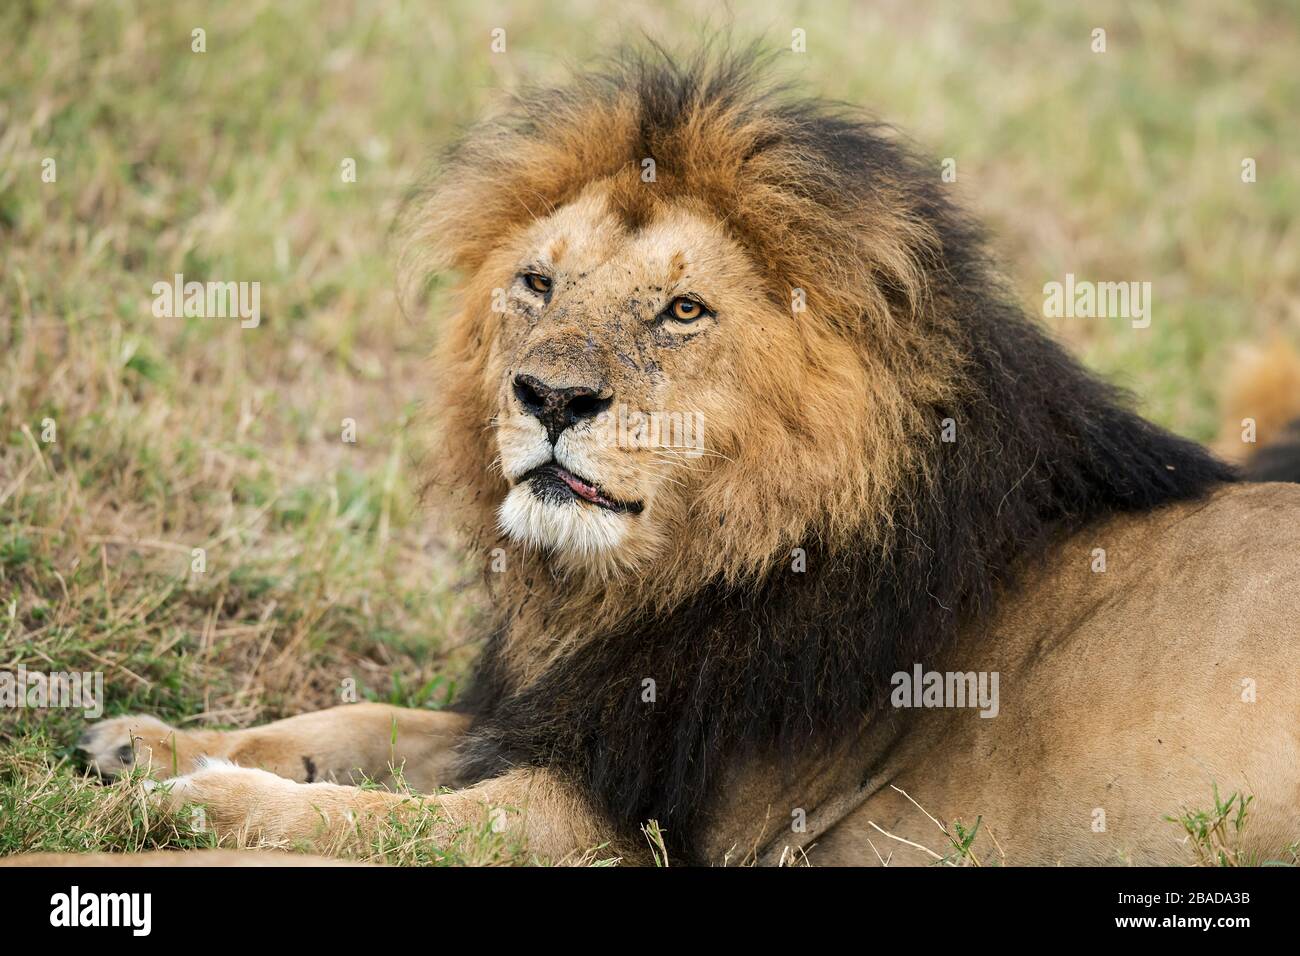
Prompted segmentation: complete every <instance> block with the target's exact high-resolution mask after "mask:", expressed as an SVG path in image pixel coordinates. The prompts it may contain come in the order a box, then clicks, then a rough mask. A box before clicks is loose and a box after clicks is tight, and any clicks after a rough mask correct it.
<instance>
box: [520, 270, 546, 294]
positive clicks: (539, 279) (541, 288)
mask: <svg viewBox="0 0 1300 956" xmlns="http://www.w3.org/2000/svg"><path fill="white" fill-rule="evenodd" d="M524 284H525V285H527V286H528V288H530V289H532V290H533V291H534V292H536V293H537V294H538V295H546V293H548V292H550V291H551V285H552V282H551V277H550V276H544V275H542V274H541V273H540V272H527V273H524Z"/></svg>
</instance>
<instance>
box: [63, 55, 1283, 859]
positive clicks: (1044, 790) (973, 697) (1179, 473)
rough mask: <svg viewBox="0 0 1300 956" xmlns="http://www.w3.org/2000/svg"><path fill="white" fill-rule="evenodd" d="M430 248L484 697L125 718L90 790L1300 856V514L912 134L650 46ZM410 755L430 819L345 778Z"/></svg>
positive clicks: (772, 855) (725, 65)
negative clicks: (1033, 280) (482, 616)
mask: <svg viewBox="0 0 1300 956" xmlns="http://www.w3.org/2000/svg"><path fill="white" fill-rule="evenodd" d="M407 224H408V227H409V228H408V234H409V239H410V242H411V247H412V248H413V250H414V257H413V259H412V262H413V263H414V264H415V265H417V266H421V267H423V266H436V267H438V268H450V269H452V270H454V271H455V272H456V273H457V274H458V275H459V276H460V277H461V278H460V286H459V292H458V311H457V312H456V314H455V316H454V317H452V318H451V319H450V320H449V322H448V325H447V328H446V330H445V334H444V336H443V341H442V344H441V346H440V349H439V351H438V353H437V365H438V369H439V380H438V385H437V395H436V398H435V399H434V401H433V403H432V405H433V409H434V411H435V412H436V417H437V419H438V423H437V427H438V429H439V432H438V436H439V437H438V442H437V444H436V449H437V451H436V459H437V460H436V461H435V462H434V465H433V468H434V470H435V476H434V480H435V484H436V487H438V488H440V489H441V490H442V494H443V496H444V497H445V498H446V499H447V500H448V501H449V503H450V505H451V506H452V507H453V508H455V509H457V513H458V515H459V517H460V518H461V519H462V521H463V523H464V525H465V526H466V528H467V529H468V532H469V534H470V537H471V540H472V542H473V544H474V546H475V547H476V548H478V549H479V550H480V552H481V553H482V554H483V555H484V557H485V559H486V560H491V561H492V562H493V567H494V570H498V571H499V572H500V573H496V574H489V575H487V577H488V578H489V580H490V584H489V589H490V591H491V594H492V598H493V604H494V606H495V608H496V610H497V612H498V613H497V623H496V626H495V628H494V630H493V631H492V632H491V634H490V635H489V636H488V637H487V641H486V646H485V647H484V650H483V652H482V657H481V659H480V661H479V662H478V665H477V669H476V671H475V675H474V679H473V682H472V689H471V691H470V692H469V694H468V697H467V699H465V700H463V701H460V702H458V704H457V706H456V708H455V710H454V711H447V712H428V711H419V710H416V711H412V710H400V709H397V708H392V707H387V706H380V705H376V704H356V705H352V706H343V707H336V708H334V709H332V710H327V711H324V712H321V713H316V714H308V715H303V716H298V717H292V718H290V719H287V720H282V721H279V722H277V723H273V724H270V725H268V726H265V727H258V728H254V729H249V730H240V731H233V732H218V731H203V730H176V729H173V728H171V727H167V726H165V725H163V724H161V723H160V722H158V721H156V720H153V719H150V718H145V717H119V718H116V719H113V720H108V721H105V722H103V723H100V724H97V725H95V726H94V727H92V728H91V729H90V730H89V732H88V733H87V735H86V737H85V738H84V740H83V742H82V745H83V747H84V749H85V750H86V751H87V752H88V753H89V755H90V759H91V762H92V763H93V765H94V766H95V767H96V768H98V769H99V770H100V772H102V773H104V774H106V775H112V774H113V773H114V772H118V771H121V769H122V767H123V765H124V764H131V763H132V762H133V761H135V762H140V763H143V762H145V761H148V762H149V764H150V765H151V766H152V767H154V768H160V769H161V772H162V773H164V774H178V778H177V779H175V780H173V781H172V788H171V790H170V793H171V796H172V799H173V800H178V801H185V802H196V803H202V804H204V805H206V807H207V818H208V820H209V822H210V823H211V824H212V825H213V826H214V827H215V828H216V829H217V830H218V831H219V832H223V833H224V832H230V831H236V830H244V831H247V832H251V833H254V834H260V835H261V836H263V837H265V838H267V839H271V840H307V841H311V840H318V841H325V840H328V839H332V838H334V837H337V836H339V835H340V834H342V833H344V832H345V831H347V830H348V829H349V828H351V827H355V826H362V827H364V826H365V825H366V824H367V823H368V822H372V821H374V820H376V819H379V818H386V817H388V816H389V815H390V814H392V813H399V814H401V813H422V812H425V811H426V809H427V808H428V807H430V806H431V807H433V808H435V809H436V810H438V811H439V812H438V813H437V814H434V817H435V818H436V820H437V822H436V823H435V824H434V826H433V831H432V832H433V837H432V838H433V839H442V838H448V839H449V838H450V837H451V835H452V834H453V833H454V832H455V831H456V829H457V828H458V827H460V826H463V825H465V824H466V823H467V822H472V821H476V820H481V819H483V816H482V815H483V814H484V812H485V807H489V806H491V807H498V808H505V809H506V813H505V814H504V815H502V816H499V817H498V819H499V820H500V821H501V822H502V824H503V825H505V826H509V827H514V828H517V829H518V831H519V835H520V836H522V838H524V839H525V840H526V842H527V844H528V845H529V847H530V848H531V849H532V850H533V851H535V852H537V853H539V854H542V855H545V856H547V857H551V858H556V859H564V858H566V857H570V858H571V857H572V855H574V854H577V853H580V852H581V851H583V850H586V849H588V848H590V847H593V846H596V845H599V844H605V843H608V844H610V845H611V846H612V847H613V849H614V852H617V853H619V854H621V855H622V856H623V857H624V858H626V859H629V860H640V859H645V858H646V856H647V848H646V845H645V840H644V838H643V836H642V834H641V833H640V832H639V831H640V828H641V826H642V825H643V824H645V823H646V822H647V821H650V820H657V821H658V823H659V825H660V826H661V828H662V830H663V832H664V835H665V841H666V846H667V848H668V850H669V853H670V856H671V857H672V858H674V859H678V860H683V861H686V862H696V863H721V862H740V861H758V862H780V861H789V860H791V859H793V858H795V855H796V854H798V855H799V857H800V858H802V856H804V855H806V857H807V859H808V860H810V861H811V862H813V863H825V864H842V863H874V862H878V861H886V860H892V861H894V862H928V861H931V860H933V859H934V858H935V857H936V856H937V855H943V854H944V853H945V852H946V850H947V849H948V847H947V846H946V838H945V837H944V834H943V833H941V832H939V826H938V824H939V823H942V824H943V825H944V826H946V827H947V828H948V830H949V832H950V833H955V832H956V830H955V826H954V824H955V823H957V822H963V823H964V824H965V825H966V826H967V827H969V826H971V825H973V824H974V822H975V820H976V819H977V818H979V819H981V820H982V825H981V827H980V829H979V832H978V836H977V839H976V841H975V843H974V845H973V846H972V848H971V849H972V852H974V853H975V854H976V855H978V856H987V857H991V858H993V859H1001V860H1004V861H1005V862H1007V863H1012V864H1054V863H1071V864H1082V863H1118V862H1124V861H1132V862H1140V863H1150V864H1168V863H1178V862H1184V861H1187V860H1189V859H1190V856H1189V855H1188V853H1187V848H1186V847H1184V846H1183V845H1182V844H1181V842H1180V833H1179V831H1178V828H1177V827H1175V826H1172V825H1171V824H1170V823H1169V822H1168V821H1166V819H1165V817H1166V815H1168V814H1174V813H1177V812H1178V811H1179V810H1180V808H1184V807H1201V806H1204V805H1206V804H1207V803H1209V801H1210V800H1211V798H1212V793H1213V791H1214V788H1215V787H1216V786H1217V787H1218V788H1219V791H1220V792H1222V793H1226V792H1229V791H1243V792H1249V793H1251V794H1253V796H1254V801H1253V803H1251V805H1250V825H1249V827H1247V830H1246V841H1247V842H1246V845H1245V846H1244V847H1243V850H1244V851H1245V852H1247V853H1249V854H1253V855H1254V857H1255V858H1259V859H1266V858H1269V857H1276V856H1280V855H1281V854H1282V853H1283V851H1284V848H1286V847H1287V846H1288V845H1290V844H1292V843H1293V842H1294V841H1296V840H1297V839H1298V838H1300V737H1298V736H1297V732H1298V731H1300V681H1297V678H1296V664H1295V658H1296V653H1297V650H1300V645H1298V644H1297V641H1296V638H1295V636H1294V627H1295V622H1296V620H1297V619H1298V618H1300V522H1297V521H1296V518H1297V516H1300V488H1297V487H1296V486H1294V485H1285V484H1245V483H1238V482H1237V481H1236V479H1235V477H1234V472H1233V471H1232V469H1230V468H1229V467H1228V466H1227V465H1225V464H1222V463H1221V462H1219V461H1218V460H1216V459H1215V458H1213V457H1212V456H1211V455H1210V454H1209V453H1208V452H1206V451H1205V450H1203V449H1202V448H1201V447H1199V446H1197V445H1195V444H1192V443H1190V442H1187V441H1184V440H1182V439H1180V438H1177V437H1175V436H1173V435H1171V434H1169V433H1167V432H1165V431H1163V430H1161V429H1160V428H1158V427H1156V426H1154V425H1152V424H1150V423H1149V422H1147V421H1145V420H1143V419H1142V418H1140V417H1138V416H1137V415H1136V414H1134V413H1133V412H1131V411H1129V410H1128V409H1127V408H1126V407H1125V404H1124V402H1123V400H1122V397H1121V396H1120V395H1118V394H1117V393H1116V391H1115V390H1113V389H1112V388H1110V387H1108V386H1107V385H1105V384H1103V383H1101V382H1099V381H1098V380H1096V379H1095V378H1093V377H1092V376H1091V375H1090V374H1089V373H1088V372H1086V371H1085V370H1084V369H1083V368H1082V367H1081V366H1080V365H1079V364H1078V363H1077V362H1075V361H1074V360H1073V359H1072V358H1071V357H1070V356H1069V355H1067V354H1066V353H1065V351H1064V350H1063V349H1062V348H1060V347H1059V346H1058V345H1057V344H1055V343H1054V342H1053V341H1051V340H1050V339H1049V338H1048V337H1047V336H1046V335H1045V334H1044V333H1043V332H1042V331H1040V330H1039V328H1038V327H1036V325H1035V324H1033V323H1031V322H1030V321H1029V320H1027V319H1026V317H1025V316H1024V315H1023V314H1022V312H1021V311H1020V310H1019V309H1018V308H1017V306H1016V305H1015V304H1014V303H1013V301H1012V299H1011V297H1010V296H1009V295H1008V294H1007V292H1006V291H1005V290H1004V289H1003V287H1002V286H1001V285H1000V284H999V281H998V279H997V278H996V276H995V274H994V273H993V272H992V271H991V269H990V266H989V263H988V257H987V253H986V251H985V246H984V243H983V240H982V238H981V234H980V231H979V229H978V228H977V227H976V226H975V225H973V224H972V223H971V222H970V221H969V220H968V219H967V218H966V217H965V216H964V215H963V214H962V213H961V212H960V211H959V210H958V209H957V208H956V207H955V206H954V204H953V203H952V202H951V201H950V199H949V198H948V196H947V188H946V187H945V186H944V184H943V183H942V182H941V181H940V176H939V170H938V167H937V166H932V165H929V164H926V163H923V162H922V161H920V160H918V159H917V158H915V157H914V156H912V155H911V154H910V153H909V152H908V151H907V150H906V149H905V148H904V147H902V146H900V145H899V144H898V142H897V141H896V140H895V139H894V138H892V137H891V136H890V135H889V134H888V132H887V131H886V130H884V129H882V128H880V127H879V126H877V125H875V124H873V123H869V122H865V121H863V120H862V119H859V118H857V117H856V116H854V115H853V114H851V113H849V112H847V111H845V110H843V109H841V108H838V107H834V106H830V105H827V104H825V103H822V102H819V101H816V100H809V99H800V98H796V97H793V96H791V95H789V94H788V93H786V92H785V91H783V90H781V89H775V88H773V87H771V86H768V85H765V84H764V82H763V78H762V71H761V69H760V68H759V67H756V66H755V60H754V58H752V57H747V56H726V57H712V58H710V57H702V58H700V59H699V60H697V61H694V62H691V63H690V64H688V65H681V64H678V63H676V62H674V61H672V60H671V59H669V58H668V57H666V56H663V55H660V54H655V55H653V56H649V57H638V56H630V57H626V58H624V59H622V60H620V61H618V63H616V64H615V65H614V66H611V67H609V68H607V69H606V70H605V71H603V72H598V73H593V74H590V75H585V76H581V77H579V78H578V79H576V80H575V81H573V83H572V84H571V85H569V86H567V87H565V88H563V89H556V90H543V91H534V92H527V93H524V94H523V95H520V96H518V97H517V98H515V99H514V100H513V101H512V102H511V104H510V105H509V106H508V108H507V109H506V110H505V111H504V112H503V114H502V115H500V116H499V117H497V118H495V119H492V120H490V121H488V122H485V123H483V124H482V125H480V126H479V127H477V128H476V129H474V130H473V131H472V132H470V133H469V135H468V136H467V137H466V138H465V140H464V141H463V142H462V143H461V144H460V145H459V146H458V147H457V148H456V149H455V150H454V151H453V152H451V153H450V155H449V156H448V157H447V159H446V162H445V164H444V168H443V169H442V170H441V172H440V174H439V176H438V177H437V178H436V180H435V182H434V184H433V185H432V186H431V187H430V188H429V189H427V190H426V191H424V192H422V193H421V194H420V196H419V197H418V199H417V200H416V201H415V202H414V203H413V204H412V206H411V212H410V214H409V216H408V217H407ZM679 439H681V440H679ZM496 549H501V550H500V551H497V550H496ZM489 555H490V556H491V557H490V558H489ZM932 675H933V676H932ZM914 680H915V684H913V681H914ZM954 693H955V694H956V696H955V697H954ZM917 705H920V706H917ZM936 705H946V706H936ZM203 755H207V756H210V757H219V758H225V760H224V761H215V762H206V761H203V760H200V759H199V758H200V757H201V756H203ZM396 765H400V766H401V767H403V768H404V775H405V778H406V780H407V781H409V782H410V783H412V784H413V785H414V786H415V787H416V788H418V789H419V790H421V791H422V792H425V793H429V794H431V796H429V797H428V799H427V800H426V801H425V802H424V803H423V804H422V803H419V802H417V801H412V800H411V799H409V798H403V797H402V796H401V795H399V794H396V793H392V792H389V791H386V790H374V789H369V790H363V789H357V788H354V787H350V786H344V785H342V784H341V783H339V782H337V781H343V782H347V781H349V780H356V779H357V775H358V774H359V773H364V774H366V775H368V776H370V777H373V778H380V779H387V778H388V777H389V775H390V774H391V773H392V772H393V767H394V766H396ZM441 787H452V788H455V789H452V790H451V791H450V792H444V793H439V792H438V789H439V788H441ZM434 794H436V795H434ZM913 801H915V802H913ZM922 808H924V811H925V812H923V810H922ZM936 846H937V847H938V850H937V852H935V851H934V850H933V848H935V847H936Z"/></svg>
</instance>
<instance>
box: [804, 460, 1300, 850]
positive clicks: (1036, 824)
mask: <svg viewBox="0 0 1300 956" xmlns="http://www.w3.org/2000/svg"><path fill="white" fill-rule="evenodd" d="M1298 511H1300V487H1297V486H1295V485H1256V486H1247V487H1241V488H1237V489H1233V490H1227V491H1224V492H1220V493H1218V494H1215V495H1214V496H1213V497H1212V498H1210V499H1209V500H1208V501H1206V502H1198V503H1195V504H1185V505H1176V506H1173V507H1170V508H1167V509H1161V510H1159V511H1157V512H1155V513H1153V514H1150V515H1143V516H1139V517H1124V518H1118V519H1115V520H1113V521H1110V522H1107V523H1103V524H1100V525H1098V526H1096V527H1094V528H1090V529H1088V530H1087V531H1085V532H1083V533H1081V534H1079V535H1077V536H1076V537H1075V538H1074V539H1072V540H1071V541H1070V542H1068V543H1067V544H1066V545H1065V546H1063V547H1062V548H1061V549H1060V550H1059V551H1056V552H1054V554H1053V556H1052V560H1051V562H1050V563H1049V564H1048V565H1047V566H1046V567H1045V568H1043V569H1042V570H1040V571H1038V572H1036V573H1034V574H1033V575H1032V576H1030V578H1029V579H1028V580H1026V582H1025V584H1024V586H1023V587H1022V588H1021V589H1018V590H1017V592H1016V593H1015V594H1014V595H1010V596H1008V597H1007V599H1006V600H1005V601H1004V602H1003V603H1002V604H1001V605H1000V607H999V611H998V613H997V614H996V615H994V616H993V617H992V618H991V619H990V620H989V621H988V622H987V623H986V624H984V625H983V626H980V627H977V628H973V629H971V630H970V631H968V632H966V633H964V634H963V635H962V636H961V637H960V639H959V641H958V643H957V645H956V646H955V647H954V648H953V649H952V651H950V652H949V653H948V654H947V655H945V658H944V663H943V664H942V665H940V666H939V668H938V669H940V670H950V671H970V670H990V671H998V672H1000V675H1001V676H1000V687H1001V709H1000V712H999V715H998V717H997V718H996V719H982V718H980V717H979V716H977V714H976V712H975V711H973V710H966V711H960V710H940V711H927V712H926V713H925V716H924V717H923V719H922V720H921V721H919V722H918V724H917V726H916V727H915V728H914V729H913V730H911V731H910V733H909V734H908V736H907V740H906V743H905V745H904V746H903V747H901V748H899V750H898V751H897V753H895V754H894V755H892V757H891V759H890V760H889V761H888V762H887V765H886V767H887V769H886V767H878V768H873V772H874V773H875V774H877V775H878V776H877V778H876V782H877V783H878V784H879V785H880V788H879V789H878V790H877V792H876V793H875V794H874V795H873V796H872V797H871V798H870V799H867V800H866V801H865V802H863V803H862V805H861V806H860V807H859V808H858V809H857V810H856V811H855V812H854V813H853V814H851V815H850V816H848V817H847V818H846V819H845V820H844V822H842V823H841V824H839V825H838V826H837V827H836V828H834V829H833V830H832V831H831V832H829V833H828V834H826V835H825V837H824V838H822V839H821V840H820V841H819V846H818V847H817V848H816V849H814V850H813V851H812V852H811V854H810V856H811V859H812V861H813V862H814V863H818V862H820V863H823V864H829V863H849V862H870V861H874V860H875V859H876V857H875V853H874V851H873V850H871V848H870V846H869V844H868V843H867V842H866V840H868V839H870V840H872V841H873V842H874V843H875V845H876V847H877V848H878V849H879V850H880V852H881V853H882V854H885V855H888V854H889V853H890V852H891V851H892V852H893V853H894V860H895V861H896V862H916V863H924V862H926V861H927V859H928V857H927V855H926V854H924V853H919V852H918V851H914V850H911V849H910V848H909V847H907V846H906V845H903V844H901V843H898V842H897V841H894V840H891V839H889V838H887V837H883V836H882V835H881V834H880V833H879V832H878V831H876V830H874V828H872V827H871V825H870V823H871V822H874V823H875V824H877V825H879V826H880V827H882V828H884V829H886V830H889V831H890V832H891V833H893V834H895V835H897V836H900V837H903V838H906V839H909V840H912V841H914V842H918V843H921V844H922V845H924V846H926V847H930V848H933V849H935V850H937V851H939V852H940V853H945V852H950V851H951V847H950V846H948V845H946V841H945V839H944V838H943V836H942V834H940V833H939V832H938V830H937V828H936V827H935V825H934V824H933V822H931V821H930V820H929V819H928V818H926V817H925V816H924V815H923V814H921V813H920V812H918V810H917V808H916V807H915V806H913V805H912V804H910V803H909V802H908V801H907V800H906V799H905V798H904V797H902V796H901V795H900V794H899V793H897V792H896V791H894V790H893V789H891V785H893V786H897V787H899V788H900V789H902V790H904V791H906V792H907V793H908V794H909V795H910V796H911V797H912V798H913V799H915V800H916V801H917V803H919V804H920V805H921V806H923V807H924V808H925V809H926V810H927V811H929V812H930V813H931V814H933V815H934V816H935V817H938V818H940V819H942V820H945V821H952V820H954V819H957V820H961V821H962V822H964V823H965V824H966V825H968V826H972V825H974V823H975V821H976V818H977V817H981V818H982V821H983V825H982V828H981V829H982V830H985V831H986V832H984V833H983V834H982V835H981V836H980V837H979V838H977V841H976V850H977V852H978V855H979V857H980V859H981V860H986V861H996V860H999V859H1000V858H1001V853H1002V852H1003V851H1005V861H1006V862H1007V863H1010V864H1021V865H1024V864H1053V863H1065V864H1115V863H1121V862H1127V863H1145V864H1182V863H1188V862H1190V861H1191V860H1192V859H1193V855H1192V851H1191V848H1190V847H1189V846H1188V845H1187V843H1186V841H1185V836H1186V834H1185V833H1184V832H1183V830H1182V828H1181V827H1179V826H1178V825H1177V824H1176V823H1171V822H1169V821H1168V820H1166V819H1165V818H1166V817H1167V816H1168V817H1177V816H1179V815H1180V814H1181V813H1182V812H1183V811H1185V810H1189V809H1193V810H1205V809H1209V808H1211V807H1212V805H1213V796H1214V790H1215V788H1216V787H1217V789H1218V791H1219V793H1220V795H1221V796H1223V797H1227V796H1228V795H1229V794H1230V793H1232V792H1237V793H1242V794H1252V795H1253V796H1254V800H1253V802H1252V804H1251V807H1250V815H1251V821H1250V824H1249V825H1248V826H1247V827H1246V829H1245V844H1244V847H1243V849H1244V850H1245V851H1246V852H1247V853H1249V854H1253V855H1254V856H1253V858H1254V859H1256V860H1266V859H1288V860H1289V859H1290V858H1291V857H1290V855H1289V854H1288V853H1287V852H1286V848H1287V847H1289V846H1291V845H1293V844H1294V843H1295V842H1296V840H1297V839H1300V669H1298V668H1297V665H1296V659H1295V654H1296V638H1295V636H1294V634H1295V625H1296V622H1297V621H1298V620H1300V522H1297V521H1296V520H1295V515H1296V514H1297V512H1298ZM1096 548H1104V549H1105V551H1106V570H1105V571H1104V572H1097V571H1095V570H1093V568H1094V565H1095V564H1096V558H1095V555H1094V549H1096ZM990 834H991V836H990ZM991 837H995V838H996V844H1000V849H999V847H998V846H997V845H996V844H995V843H994V842H993V840H992V838H991Z"/></svg>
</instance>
